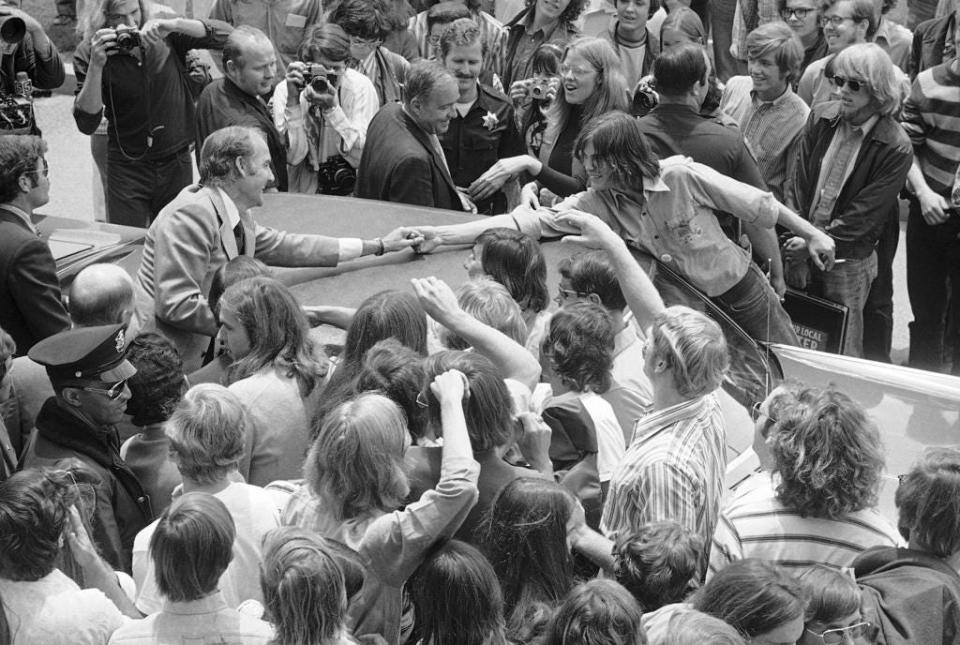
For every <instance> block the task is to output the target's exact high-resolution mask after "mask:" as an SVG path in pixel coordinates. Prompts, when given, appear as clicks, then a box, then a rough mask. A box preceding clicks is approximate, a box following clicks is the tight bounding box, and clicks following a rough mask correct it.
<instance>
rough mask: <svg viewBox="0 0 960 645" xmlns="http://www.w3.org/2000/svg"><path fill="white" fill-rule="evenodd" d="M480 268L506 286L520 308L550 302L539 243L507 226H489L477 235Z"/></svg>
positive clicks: (539, 308) (535, 307) (536, 308)
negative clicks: (489, 227)
mask: <svg viewBox="0 0 960 645" xmlns="http://www.w3.org/2000/svg"><path fill="white" fill-rule="evenodd" d="M473 244H474V248H477V247H479V248H480V266H481V268H482V269H483V272H484V273H485V274H486V275H488V276H490V278H492V279H493V280H495V281H497V282H499V283H500V284H502V285H503V286H505V287H506V288H507V291H509V292H510V295H511V296H513V299H514V300H516V301H517V304H519V305H520V308H521V309H526V310H531V311H535V312H540V311H543V310H544V309H546V308H547V306H548V305H549V304H550V293H549V291H548V290H547V261H546V259H545V258H544V255H543V249H541V248H540V243H539V242H537V241H536V240H535V239H533V238H532V237H530V236H529V235H527V234H526V233H521V232H519V231H514V230H512V229H509V228H492V229H489V230H487V231H484V232H483V233H481V234H480V235H478V236H477V239H475V240H474V242H473Z"/></svg>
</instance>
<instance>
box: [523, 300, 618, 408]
mask: <svg viewBox="0 0 960 645" xmlns="http://www.w3.org/2000/svg"><path fill="white" fill-rule="evenodd" d="M614 337H615V334H614V331H613V320H612V318H611V317H610V314H609V313H608V312H607V310H606V309H604V308H603V307H602V306H601V305H598V304H594V303H592V302H574V303H571V304H569V305H567V306H565V307H564V308H563V309H561V310H559V311H558V312H556V313H555V314H553V317H552V318H551V319H550V330H549V331H548V332H547V336H546V338H544V339H543V346H542V347H541V349H540V352H541V354H542V355H543V356H544V357H545V358H547V359H548V360H549V361H550V368H551V369H552V370H553V372H554V373H555V374H556V375H557V376H558V377H560V379H561V380H563V382H564V383H565V384H566V385H568V386H569V387H570V388H572V389H574V390H576V391H577V392H596V393H597V394H603V393H604V392H606V391H607V390H609V389H610V382H611V379H612V378H613V377H612V376H611V370H612V369H613V348H614Z"/></svg>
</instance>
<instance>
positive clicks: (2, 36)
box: [0, 16, 27, 45]
mask: <svg viewBox="0 0 960 645" xmlns="http://www.w3.org/2000/svg"><path fill="white" fill-rule="evenodd" d="M26 35H27V23H25V22H24V21H23V18H18V17H17V16H0V40H2V41H3V42H5V43H7V44H10V45H16V44H17V43H19V42H20V41H21V40H23V37H24V36H26Z"/></svg>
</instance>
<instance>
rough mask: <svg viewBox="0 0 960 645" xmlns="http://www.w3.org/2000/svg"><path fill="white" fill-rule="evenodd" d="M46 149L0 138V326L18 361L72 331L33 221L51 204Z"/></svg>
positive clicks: (35, 142)
mask: <svg viewBox="0 0 960 645" xmlns="http://www.w3.org/2000/svg"><path fill="white" fill-rule="evenodd" d="M46 150H47V145H46V143H44V141H43V140H42V139H41V138H40V137H37V136H32V135H8V136H2V137H0V327H2V328H3V329H5V330H6V331H7V332H8V333H9V334H10V335H11V336H13V340H14V341H15V342H16V343H17V350H16V354H15V355H16V356H21V355H23V354H26V353H27V351H28V350H29V349H30V347H32V346H33V344H34V343H36V342H37V341H40V340H43V339H44V338H46V337H47V336H50V335H52V334H55V333H57V332H58V331H61V330H63V329H65V328H67V327H69V326H70V318H69V317H68V316H67V311H66V309H64V307H63V303H62V302H61V301H60V282H59V280H57V265H56V262H55V261H54V259H53V255H51V253H50V247H49V246H47V244H46V242H44V241H43V240H42V239H40V236H39V235H38V232H37V229H36V227H34V225H33V221H32V220H31V216H32V215H33V209H35V208H38V207H40V206H43V205H44V204H46V203H47V202H48V201H50V180H49V179H48V178H47V172H48V170H47V162H46V160H45V159H44V158H43V154H44V152H46Z"/></svg>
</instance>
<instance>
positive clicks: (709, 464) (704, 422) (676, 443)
mask: <svg viewBox="0 0 960 645" xmlns="http://www.w3.org/2000/svg"><path fill="white" fill-rule="evenodd" d="M725 444H726V429H725V427H724V423H723V413H722V412H721V410H720V404H719V403H718V402H717V399H716V397H714V396H713V395H712V394H708V395H706V396H702V397H700V398H697V399H692V400H690V401H684V402H683V403H679V404H677V405H674V406H671V407H669V408H666V409H665V410H659V411H656V412H651V413H650V414H648V415H647V416H646V417H644V418H643V419H641V420H640V421H638V422H637V426H636V428H635V429H634V437H633V442H632V443H631V444H630V447H629V448H627V453H626V455H625V456H624V458H623V461H622V462H621V463H620V467H619V468H617V470H616V472H614V475H613V478H612V479H611V480H610V492H609V495H608V497H607V502H606V504H604V507H603V519H602V520H601V523H600V528H601V530H602V531H603V532H604V533H605V534H607V535H608V536H610V537H611V538H615V537H617V536H624V535H630V534H633V533H636V532H637V531H639V530H640V528H641V527H643V526H644V525H645V524H648V523H650V522H658V521H662V520H675V521H677V522H679V523H680V524H681V525H682V526H683V527H685V528H686V529H688V530H690V531H693V532H694V533H696V534H697V535H699V536H700V537H701V538H702V539H703V543H704V544H705V545H708V544H710V540H711V538H712V537H713V530H714V527H715V526H716V524H717V516H718V514H719V512H720V498H721V496H722V495H723V477H724V470H725V469H726V467H727V456H726V455H727V453H726V445H725ZM708 551H709V549H704V554H703V561H702V567H701V570H703V568H704V567H705V566H706V563H707V558H706V556H707V555H708Z"/></svg>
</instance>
